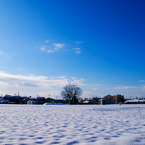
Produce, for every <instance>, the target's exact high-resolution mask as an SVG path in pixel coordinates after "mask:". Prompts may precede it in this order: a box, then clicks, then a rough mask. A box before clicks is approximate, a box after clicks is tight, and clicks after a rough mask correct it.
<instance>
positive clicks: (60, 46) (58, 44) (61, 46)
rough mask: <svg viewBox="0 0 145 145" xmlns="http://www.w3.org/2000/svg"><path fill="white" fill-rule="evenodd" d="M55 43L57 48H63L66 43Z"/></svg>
mask: <svg viewBox="0 0 145 145" xmlns="http://www.w3.org/2000/svg"><path fill="white" fill-rule="evenodd" d="M53 45H54V46H55V48H57V49H59V48H63V47H64V44H62V43H54V44H53Z"/></svg>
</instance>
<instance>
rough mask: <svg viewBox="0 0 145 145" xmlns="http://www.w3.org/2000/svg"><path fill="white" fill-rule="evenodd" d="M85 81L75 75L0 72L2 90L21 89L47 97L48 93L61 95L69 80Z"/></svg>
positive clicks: (75, 82) (21, 90)
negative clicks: (49, 75) (70, 76)
mask: <svg viewBox="0 0 145 145" xmlns="http://www.w3.org/2000/svg"><path fill="white" fill-rule="evenodd" d="M83 81H84V79H77V78H75V77H72V78H67V77H66V76H58V77H51V78H48V77H46V76H34V75H29V76H27V75H13V74H8V73H5V72H0V88H1V92H2V93H10V94H14V93H16V92H18V91H19V92H21V93H22V94H24V95H32V96H36V94H40V95H42V96H46V97H47V96H48V94H51V96H52V97H54V96H55V95H57V96H60V91H61V90H62V88H63V87H64V86H65V85H67V84H68V82H73V83H74V84H76V85H83ZM50 92H51V93H50ZM56 92H57V93H56Z"/></svg>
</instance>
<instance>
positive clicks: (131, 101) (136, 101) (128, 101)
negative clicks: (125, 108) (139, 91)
mask: <svg viewBox="0 0 145 145" xmlns="http://www.w3.org/2000/svg"><path fill="white" fill-rule="evenodd" d="M124 103H125V104H145V100H144V99H142V100H140V99H133V100H126V101H125V102H124Z"/></svg>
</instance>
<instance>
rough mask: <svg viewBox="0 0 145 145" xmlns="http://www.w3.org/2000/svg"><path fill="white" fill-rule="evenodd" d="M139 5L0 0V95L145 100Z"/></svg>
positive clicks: (144, 28)
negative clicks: (65, 92) (73, 90)
mask: <svg viewBox="0 0 145 145" xmlns="http://www.w3.org/2000/svg"><path fill="white" fill-rule="evenodd" d="M144 7H145V2H144V1H142V0H139V1H135V0H127V1H126V0H122V1H116V0H104V1H97V0H77V1H76V0H69V1H68V0H35V1H30V0H21V1H19V0H13V1H11V0H6V1H4V0H0V88H1V89H0V93H1V94H3V95H4V94H6V93H9V94H14V93H17V92H20V95H32V96H36V95H37V94H38V95H40V96H45V97H48V95H49V94H50V95H51V97H56V96H60V91H61V90H62V87H63V86H64V85H66V84H68V82H69V83H75V84H77V85H78V86H80V87H81V88H82V90H83V97H93V96H99V97H103V96H104V95H106V94H112V95H113V94H118V93H119V94H123V95H125V97H126V98H130V97H136V96H138V97H145V67H144V66H145V57H144V56H145V17H144V15H145V9H144Z"/></svg>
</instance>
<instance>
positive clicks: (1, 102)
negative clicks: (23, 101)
mask: <svg viewBox="0 0 145 145" xmlns="http://www.w3.org/2000/svg"><path fill="white" fill-rule="evenodd" d="M7 103H8V100H5V99H4V98H3V97H1V98H0V104H7Z"/></svg>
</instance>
